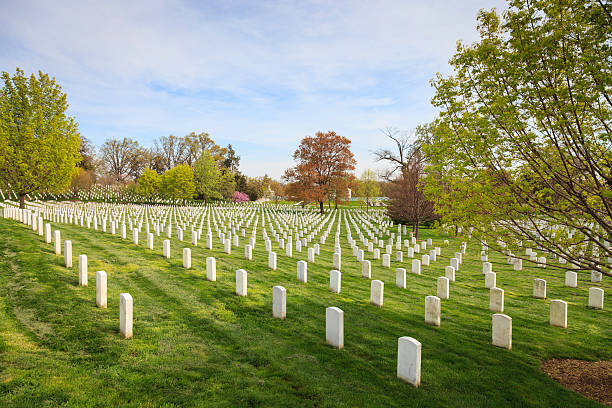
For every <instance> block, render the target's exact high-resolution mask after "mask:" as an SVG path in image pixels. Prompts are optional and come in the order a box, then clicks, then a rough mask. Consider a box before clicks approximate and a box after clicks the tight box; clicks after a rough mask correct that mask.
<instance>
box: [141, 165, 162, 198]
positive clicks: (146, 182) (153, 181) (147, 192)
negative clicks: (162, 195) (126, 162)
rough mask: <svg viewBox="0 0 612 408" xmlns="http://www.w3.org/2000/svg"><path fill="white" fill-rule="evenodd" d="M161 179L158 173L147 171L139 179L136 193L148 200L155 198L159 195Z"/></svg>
mask: <svg viewBox="0 0 612 408" xmlns="http://www.w3.org/2000/svg"><path fill="white" fill-rule="evenodd" d="M161 179H162V178H161V176H160V175H159V174H158V173H157V172H156V171H154V170H151V169H145V171H143V172H142V175H141V176H140V178H138V187H137V188H136V191H137V192H138V194H140V195H142V196H144V197H146V198H153V197H154V196H156V195H157V193H159V190H160V187H161Z"/></svg>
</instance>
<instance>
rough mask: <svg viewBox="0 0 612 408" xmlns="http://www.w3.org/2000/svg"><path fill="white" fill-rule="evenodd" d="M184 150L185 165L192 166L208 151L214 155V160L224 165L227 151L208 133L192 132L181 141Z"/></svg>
mask: <svg viewBox="0 0 612 408" xmlns="http://www.w3.org/2000/svg"><path fill="white" fill-rule="evenodd" d="M179 142H180V144H181V145H182V146H183V149H184V152H185V153H184V155H185V159H184V163H187V164H189V165H190V166H191V165H192V164H193V163H194V162H195V161H196V160H197V159H199V158H200V156H201V155H202V152H204V151H205V150H207V151H208V152H210V154H211V155H212V157H213V159H215V161H216V162H217V163H219V164H223V161H224V159H225V154H226V153H227V150H226V149H225V148H224V147H221V146H219V145H218V144H216V143H215V141H214V140H212V139H211V138H210V135H209V134H208V133H206V132H202V133H198V134H196V133H195V132H191V133H189V134H188V135H186V136H185V137H184V138H182V139H180V140H179Z"/></svg>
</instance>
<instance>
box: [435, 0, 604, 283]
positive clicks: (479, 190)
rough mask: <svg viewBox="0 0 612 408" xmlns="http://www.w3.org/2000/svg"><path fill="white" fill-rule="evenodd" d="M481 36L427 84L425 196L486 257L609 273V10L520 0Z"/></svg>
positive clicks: (574, 2)
mask: <svg viewBox="0 0 612 408" xmlns="http://www.w3.org/2000/svg"><path fill="white" fill-rule="evenodd" d="M478 29H479V32H480V37H481V38H480V41H478V42H476V43H474V44H472V45H464V44H459V45H458V48H457V53H456V54H455V56H454V57H453V58H452V59H451V64H452V66H453V68H454V71H455V72H454V75H452V76H449V77H443V76H440V75H438V77H437V78H436V79H435V80H433V81H432V83H433V85H434V87H435V90H436V94H435V96H434V99H433V103H434V105H435V106H436V107H437V108H438V109H439V110H440V116H439V118H438V120H437V121H436V124H435V125H436V126H435V129H434V130H433V132H432V135H431V140H429V143H428V144H424V145H423V149H424V152H425V155H426V157H427V160H428V162H429V163H430V167H429V169H428V182H427V185H426V192H427V194H428V195H429V196H430V197H431V198H433V199H434V200H435V204H436V210H437V211H438V212H439V213H440V214H441V215H442V216H443V217H444V220H446V221H447V222H452V223H455V224H462V225H465V226H472V227H474V228H475V230H474V234H476V235H477V236H479V237H480V238H481V239H482V240H486V241H487V243H488V245H489V246H490V247H493V248H495V249H499V250H503V251H512V252H513V253H514V255H515V256H517V257H522V256H524V254H525V251H524V248H525V247H532V248H536V249H537V248H541V249H542V250H545V251H547V252H548V253H549V254H550V255H552V256H554V257H559V258H560V259H561V260H565V261H568V262H570V263H572V264H574V265H575V267H577V268H579V269H586V270H597V271H601V272H603V273H606V274H608V275H612V274H611V273H610V268H609V267H610V265H609V259H610V257H612V251H611V250H610V245H609V243H608V242H609V241H610V237H611V236H612V221H611V219H612V64H610V61H612V15H611V14H610V6H609V5H607V4H606V2H602V1H599V0H563V1H537V0H536V1H533V0H530V1H527V0H515V1H511V2H510V8H509V9H508V10H507V11H506V12H505V13H504V14H503V16H501V17H500V16H499V15H498V14H497V13H496V12H495V11H489V12H486V11H481V12H480V13H479V15H478Z"/></svg>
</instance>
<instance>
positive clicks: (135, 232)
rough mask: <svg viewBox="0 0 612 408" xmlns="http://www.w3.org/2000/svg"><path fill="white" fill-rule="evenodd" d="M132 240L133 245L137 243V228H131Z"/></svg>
mask: <svg viewBox="0 0 612 408" xmlns="http://www.w3.org/2000/svg"><path fill="white" fill-rule="evenodd" d="M132 242H134V245H138V228H134V229H133V230H132Z"/></svg>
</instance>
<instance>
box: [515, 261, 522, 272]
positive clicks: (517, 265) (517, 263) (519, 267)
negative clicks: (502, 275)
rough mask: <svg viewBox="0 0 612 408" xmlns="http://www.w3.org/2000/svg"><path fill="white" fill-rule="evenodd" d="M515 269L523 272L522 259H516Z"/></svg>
mask: <svg viewBox="0 0 612 408" xmlns="http://www.w3.org/2000/svg"><path fill="white" fill-rule="evenodd" d="M513 269H514V270H515V271H522V270H523V260H522V259H520V258H516V259H515V260H514V265H513Z"/></svg>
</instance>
